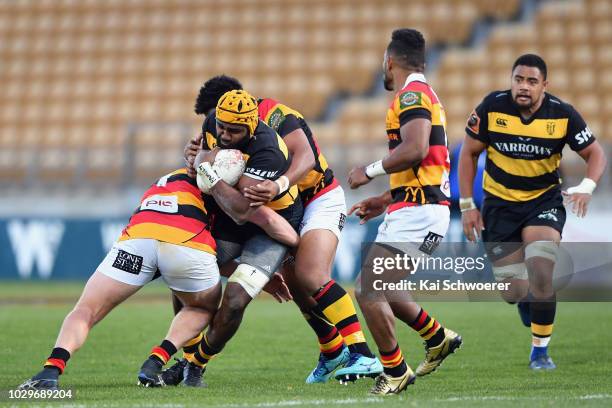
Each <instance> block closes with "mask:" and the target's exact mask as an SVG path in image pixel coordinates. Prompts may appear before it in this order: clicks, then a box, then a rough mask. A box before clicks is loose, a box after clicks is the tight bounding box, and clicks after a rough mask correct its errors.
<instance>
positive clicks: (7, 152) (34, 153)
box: [0, 0, 612, 279]
mask: <svg viewBox="0 0 612 408" xmlns="http://www.w3.org/2000/svg"><path fill="white" fill-rule="evenodd" d="M398 27H414V28H417V29H419V30H421V31H422V32H423V33H424V34H425V38H426V40H427V42H428V48H429V51H428V67H427V72H426V75H427V77H428V79H429V82H430V83H431V84H432V86H433V87H434V89H435V90H436V92H437V93H438V95H439V96H440V98H441V100H442V103H443V104H444V106H445V108H446V110H447V116H448V124H449V126H448V138H449V143H450V144H451V146H452V150H453V151H456V150H457V147H458V145H459V143H460V142H461V140H462V138H463V135H464V132H463V128H464V124H465V120H466V118H467V116H468V115H469V113H470V112H471V110H472V109H473V108H474V107H475V106H476V105H477V104H478V102H479V101H480V100H481V99H482V98H483V97H484V95H486V94H487V93H488V92H490V91H492V90H494V89H505V88H507V87H509V83H510V69H511V66H512V63H513V61H514V60H515V59H516V57H518V56H519V55H520V54H522V53H525V52H535V53H538V54H540V55H541V56H543V57H544V59H545V60H546V62H547V63H548V65H549V81H550V85H549V91H550V92H551V93H553V94H555V95H557V96H558V97H560V98H562V99H564V100H566V101H568V102H570V103H572V104H573V105H574V106H575V107H576V108H577V109H578V111H579V112H580V113H581V114H582V115H583V116H584V117H585V119H586V121H587V123H588V124H589V127H590V128H591V130H592V131H593V132H594V134H595V135H596V136H597V137H598V138H599V140H601V141H602V142H603V144H604V147H605V148H606V150H607V152H608V154H609V153H610V152H611V151H612V143H611V142H612V1H610V0H567V1H564V0H557V1H537V0H501V1H498V0H438V1H434V2H432V1H430V0H411V1H406V0H352V1H348V0H346V1H343V0H285V1H281V0H224V1H208V0H13V1H11V0H1V1H0V38H1V39H2V40H1V41H0V84H1V86H0V89H1V91H0V187H1V188H2V194H1V195H0V217H1V220H0V247H1V249H0V251H1V253H0V265H1V270H0V278H9V279H16V278H19V277H21V278H24V279H28V278H32V279H38V278H49V277H51V278H52V277H57V278H75V277H76V278H78V277H81V278H85V277H86V276H88V274H89V273H90V272H91V270H92V269H93V268H95V266H96V265H97V264H98V262H99V261H100V260H101V258H102V256H103V255H104V253H105V251H106V249H107V248H108V247H109V246H110V244H111V243H112V242H113V240H114V239H115V238H116V237H117V235H118V232H119V230H120V229H121V227H122V225H123V223H124V222H125V221H126V220H127V218H128V217H129V215H130V213H131V212H132V210H133V209H134V208H135V206H136V203H137V201H138V198H139V196H140V194H141V193H142V191H143V190H144V189H145V187H146V186H148V185H149V184H150V183H151V182H152V181H153V180H154V179H156V178H158V177H160V176H161V175H163V174H165V173H167V172H168V171H170V170H173V169H175V168H177V167H180V166H181V165H182V149H183V146H184V144H185V142H186V141H187V140H188V139H189V138H190V137H191V136H193V135H195V134H196V133H197V132H199V127H200V124H201V118H199V117H197V116H196V115H195V114H194V113H193V104H194V101H195V97H196V95H197V92H198V89H199V87H200V86H201V84H202V83H203V82H204V81H205V80H206V79H207V78H209V77H211V76H213V75H217V74H220V73H225V74H228V75H232V76H236V77H237V78H239V79H240V80H241V81H242V83H243V85H244V86H245V88H246V89H247V90H249V91H250V92H252V93H253V94H255V95H257V96H261V97H273V98H276V99H279V100H280V101H282V102H283V103H285V104H287V105H289V106H291V107H294V108H295V109H297V110H299V111H301V112H302V113H303V114H304V115H305V116H306V118H307V120H308V121H309V123H310V124H311V127H312V128H313V130H314V133H315V135H316V137H317V138H318V140H319V144H320V146H321V148H322V150H323V152H324V153H325V155H326V156H327V158H328V161H329V162H330V164H331V167H332V168H333V169H334V170H335V172H336V174H337V175H338V177H339V179H340V181H341V182H342V183H343V184H344V185H345V186H346V182H345V181H346V174H347V172H348V170H350V168H351V167H352V166H354V165H357V164H365V163H369V162H371V161H373V160H374V159H376V158H380V157H382V156H383V155H384V154H385V153H386V151H387V146H386V136H385V129H384V118H385V114H386V109H387V106H388V103H389V101H390V97H391V94H390V93H387V92H385V91H384V89H383V87H382V81H381V71H380V67H381V63H382V56H383V51H384V49H385V47H386V45H387V44H388V41H389V39H390V34H391V31H392V30H393V29H394V28H398ZM562 169H563V175H564V183H565V185H566V186H567V185H572V184H574V183H577V182H578V181H579V180H580V179H581V178H582V177H583V175H584V166H583V164H582V162H581V160H580V158H579V157H578V156H577V155H575V154H573V153H571V152H570V154H567V155H566V156H565V157H564V159H563V168H562ZM456 187H457V186H456V183H455V184H454V185H453V189H454V191H456ZM386 188H387V186H386V180H376V183H372V185H368V186H367V188H364V189H361V190H358V191H357V192H351V191H347V193H348V194H347V201H348V204H349V205H352V204H353V203H355V202H356V201H357V200H359V199H361V198H363V197H364V196H367V195H371V194H379V193H381V192H383V191H384V190H385V189H386ZM611 190H612V189H611V186H610V177H609V170H608V174H606V175H605V176H604V178H603V180H602V181H601V183H600V186H599V188H598V190H597V192H596V194H595V197H594V200H593V203H592V211H591V213H590V214H589V216H588V218H587V219H586V220H585V221H584V222H582V223H579V222H578V221H577V220H576V219H575V218H574V217H570V219H569V220H568V226H567V229H566V235H565V237H566V239H569V240H587V241H588V240H592V241H597V240H607V236H608V234H606V233H605V231H609V230H610V229H611V228H612V221H611V219H610V218H612V217H609V212H610V208H611V205H610V201H611V200H610V199H611V198H612V194H611ZM453 198H454V199H457V197H456V196H454V197H453ZM375 227H376V226H375V225H374V224H373V225H371V226H369V228H368V229H366V228H360V227H358V226H357V225H356V224H355V222H354V221H352V222H350V223H349V225H348V227H347V229H348V231H349V232H348V233H345V235H344V239H343V242H342V245H341V250H340V253H339V256H338V260H337V264H336V268H337V270H336V273H337V276H338V275H339V277H341V278H345V279H349V278H350V277H351V276H352V274H353V273H354V271H355V258H356V255H357V252H356V251H358V248H359V243H360V242H361V241H362V240H363V239H366V238H367V237H369V236H371V234H372V233H373V232H374V229H375ZM449 239H450V240H461V239H463V237H462V234H461V229H460V225H459V224H458V222H457V220H456V219H455V221H454V223H453V225H452V227H451V232H450V234H449Z"/></svg>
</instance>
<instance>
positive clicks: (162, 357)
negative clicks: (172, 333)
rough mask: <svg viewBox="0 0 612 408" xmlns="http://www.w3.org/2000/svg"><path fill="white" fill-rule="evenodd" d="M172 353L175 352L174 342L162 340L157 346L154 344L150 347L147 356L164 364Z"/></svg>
mask: <svg viewBox="0 0 612 408" xmlns="http://www.w3.org/2000/svg"><path fill="white" fill-rule="evenodd" d="M174 353H176V347H175V346H174V344H172V342H170V341H168V340H164V341H162V343H161V344H160V345H159V346H155V347H153V348H152V349H151V354H150V355H149V358H150V359H152V360H156V361H159V362H160V363H161V364H162V365H165V364H166V363H167V362H168V360H170V357H172V355H173V354H174Z"/></svg>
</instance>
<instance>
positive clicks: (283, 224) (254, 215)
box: [247, 206, 300, 247]
mask: <svg viewBox="0 0 612 408" xmlns="http://www.w3.org/2000/svg"><path fill="white" fill-rule="evenodd" d="M256 208H257V209H256V210H254V211H252V212H251V215H250V216H249V218H248V220H247V221H248V222H252V223H253V224H255V225H257V226H258V227H259V228H261V229H263V230H264V231H265V232H266V234H268V235H269V236H270V237H271V238H272V239H274V240H276V241H278V242H280V243H282V244H285V245H287V246H290V247H297V246H298V244H299V243H300V237H299V235H298V234H297V232H295V230H294V229H293V227H292V226H291V225H290V224H289V223H288V222H287V220H285V219H284V218H283V217H281V216H280V215H278V214H277V213H276V211H274V210H272V209H271V208H268V207H264V206H260V207H256Z"/></svg>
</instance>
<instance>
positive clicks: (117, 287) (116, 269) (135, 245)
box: [77, 239, 158, 320]
mask: <svg viewBox="0 0 612 408" xmlns="http://www.w3.org/2000/svg"><path fill="white" fill-rule="evenodd" d="M157 244H158V241H156V240H152V239H131V240H126V241H118V242H115V243H114V244H113V246H112V248H111V249H110V251H109V252H108V254H107V255H106V257H105V258H104V259H103V260H102V262H101V263H100V265H99V266H98V268H97V270H96V272H95V273H94V274H93V276H92V277H91V278H90V279H89V281H88V282H87V285H86V286H85V289H84V291H83V295H82V296H81V299H79V303H78V304H77V306H81V307H85V306H86V307H89V308H91V309H92V310H94V311H95V313H94V314H95V316H96V317H97V320H99V319H101V318H102V317H103V316H104V315H106V313H108V312H109V311H110V310H112V308H114V307H115V306H116V305H118V304H119V303H121V302H123V301H124V300H125V299H127V298H128V297H130V296H131V295H132V294H134V293H135V292H137V291H138V289H140V288H141V287H142V286H144V285H146V284H147V283H148V282H150V281H151V280H153V279H154V278H155V277H156V272H157Z"/></svg>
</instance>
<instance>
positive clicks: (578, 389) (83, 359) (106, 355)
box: [0, 283, 612, 408]
mask: <svg viewBox="0 0 612 408" xmlns="http://www.w3.org/2000/svg"><path fill="white" fill-rule="evenodd" d="M80 289H81V284H62V283H60V284H58V283H53V284H49V283H46V284H45V283H39V284H22V283H3V284H2V285H1V286H0V328H1V330H0V344H2V353H1V356H2V363H3V366H4V369H3V370H2V375H1V376H0V390H2V392H3V394H2V399H1V400H0V406H11V405H12V406H16V407H26V406H39V407H46V406H49V407H59V406H62V407H65V406H74V407H77V406H78V407H90V406H91V407H99V406H100V407H101V406H105V407H124V406H125V407H130V406H132V407H145V406H156V407H167V408H175V407H179V406H194V407H195V406H206V407H243V406H244V407H248V406H261V407H276V406H280V407H282V406H290V407H293V406H299V407H303V406H315V405H316V406H331V405H341V406H350V407H357V406H370V407H371V406H378V405H380V404H382V405H381V406H385V407H406V406H422V405H425V404H431V403H435V404H437V405H442V406H452V407H461V406H466V407H472V406H491V405H495V406H509V407H510V406H512V407H514V406H555V407H557V406H578V405H580V406H610V405H611V404H612V385H611V384H612V383H611V381H610V373H612V357H611V353H610V351H609V347H608V345H607V343H608V342H609V341H610V339H611V338H612V329H611V327H610V321H612V307H610V304H604V303H582V304H581V303H562V304H560V305H559V307H558V311H557V321H556V326H555V333H554V337H553V340H552V343H551V354H552V356H553V357H554V359H555V362H556V363H557V365H558V367H559V368H558V369H557V370H556V371H554V372H543V373H538V372H535V373H534V372H531V371H529V370H528V369H527V358H528V353H529V344H530V333H529V331H528V330H527V329H525V328H524V327H523V326H522V325H521V324H520V322H519V319H518V315H517V313H516V310H515V308H514V307H510V306H508V305H506V304H503V303H429V304H427V305H425V307H426V308H427V310H429V312H430V313H431V314H432V315H435V316H436V317H438V318H439V319H440V320H441V322H442V323H443V324H445V325H448V326H449V327H451V328H453V329H454V330H456V331H458V332H460V333H461V334H462V335H463V338H464V346H463V347H462V348H461V350H459V351H458V353H457V354H455V355H453V356H451V357H450V358H449V359H448V360H447V361H446V362H445V363H444V365H443V366H442V367H441V369H440V370H439V371H437V372H435V373H434V374H433V375H431V376H428V377H425V378H421V379H419V380H417V382H416V384H415V385H414V386H412V387H410V388H409V390H408V392H406V393H403V394H402V395H401V396H392V397H387V398H384V399H382V398H374V397H370V396H368V394H367V391H368V389H369V387H370V386H371V384H372V380H369V379H368V380H362V381H359V382H358V383H355V384H351V385H348V386H342V385H340V384H337V383H336V382H334V381H331V382H330V383H328V384H324V385H306V384H304V379H305V377H306V375H307V374H308V372H309V370H311V369H312V368H313V367H314V365H315V363H316V359H317V353H318V350H317V345H316V339H315V338H314V336H313V335H312V334H311V333H310V331H309V328H307V326H306V324H305V323H304V322H303V320H302V318H301V316H300V315H299V313H298V312H297V308H296V306H295V305H294V304H291V303H290V304H283V305H280V304H277V303H275V302H273V301H271V300H270V299H265V298H264V299H262V300H257V301H255V302H254V303H253V304H252V305H251V306H250V307H249V309H248V310H247V313H246V317H245V320H244V322H243V324H242V327H241V329H240V331H239V332H238V334H237V335H236V337H235V338H234V339H233V340H232V341H231V342H230V343H229V345H228V346H227V347H226V349H225V350H224V352H223V353H222V354H221V355H220V356H219V357H217V358H216V359H215V360H213V361H212V362H211V364H210V366H209V368H208V370H207V372H206V381H207V382H208V384H209V387H208V388H206V389H186V388H183V387H177V388H164V389H145V388H141V387H136V385H135V384H136V374H137V371H138V368H139V367H140V365H141V364H142V362H143V361H144V359H145V358H146V357H147V355H148V352H149V350H150V348H151V347H152V346H153V345H155V344H157V343H159V341H160V340H161V339H162V338H163V336H164V335H165V333H166V330H167V327H168V324H169V322H170V319H171V317H172V316H171V308H170V305H169V297H168V294H167V290H166V289H165V288H163V287H161V286H157V285H152V286H151V287H149V288H145V289H144V290H143V291H142V292H141V293H139V294H138V295H137V296H136V297H135V298H134V299H132V300H130V301H129V302H128V303H126V304H124V305H121V306H119V308H118V309H117V310H115V311H114V312H113V313H111V314H110V315H109V316H108V318H107V319H106V320H105V321H103V322H102V323H100V324H99V325H98V326H97V327H96V328H95V329H94V330H93V331H92V333H91V334H90V337H89V339H88V342H87V343H86V344H85V346H84V347H83V348H82V349H81V350H80V351H79V352H78V353H77V354H76V355H75V356H74V357H73V358H72V359H71V360H70V362H69V364H68V368H67V370H66V373H65V375H63V376H62V377H61V385H62V386H63V387H69V388H72V389H73V390H74V391H75V397H74V399H73V400H72V401H63V402H47V401H36V402H34V401H30V402H21V401H20V402H11V401H7V398H6V390H8V389H12V388H14V387H16V386H17V385H18V384H19V383H21V382H22V381H23V380H25V379H26V378H28V377H30V376H32V375H33V374H34V373H36V372H37V371H38V370H39V369H40V365H41V363H42V362H43V361H44V359H45V358H46V357H47V355H48V353H49V351H50V349H51V348H52V347H53V343H54V340H55V336H56V334H57V331H58V329H59V326H60V324H61V322H62V319H63V317H64V315H65V314H66V313H67V312H68V311H69V310H70V308H71V306H72V304H73V303H74V301H75V300H76V298H77V297H78V295H79V293H80ZM398 332H399V339H400V344H401V346H402V350H403V352H404V355H405V356H406V358H407V361H408V363H409V364H410V365H411V366H412V367H413V368H414V367H416V366H417V364H418V363H419V361H420V359H421V358H422V357H423V355H424V352H423V347H422V344H421V342H420V340H419V338H418V336H417V335H416V334H415V333H414V332H412V331H411V330H410V329H409V328H407V327H406V326H405V325H401V326H400V327H399V328H398ZM370 344H371V345H373V344H374V343H373V342H372V341H370Z"/></svg>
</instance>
